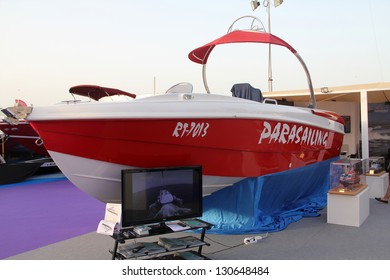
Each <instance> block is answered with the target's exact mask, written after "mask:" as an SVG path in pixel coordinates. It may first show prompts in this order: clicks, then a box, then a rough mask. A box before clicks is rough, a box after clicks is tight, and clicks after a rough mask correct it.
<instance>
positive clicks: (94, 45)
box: [0, 0, 390, 107]
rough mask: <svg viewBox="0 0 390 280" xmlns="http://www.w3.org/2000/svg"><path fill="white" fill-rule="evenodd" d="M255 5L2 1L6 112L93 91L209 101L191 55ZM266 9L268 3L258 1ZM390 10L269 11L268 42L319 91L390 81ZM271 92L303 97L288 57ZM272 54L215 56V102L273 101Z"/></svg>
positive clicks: (374, 4) (252, 48)
mask: <svg viewBox="0 0 390 280" xmlns="http://www.w3.org/2000/svg"><path fill="white" fill-rule="evenodd" d="M249 2H250V1H249V0H224V1H221V0H212V1H210V0H196V1H185V0H181V1H180V0H165V1H140V0H138V1H135V0H110V1H109V0H66V1H65V0H62V1H59V0H34V1H31V0H0V36H1V38H0V107H7V106H12V105H13V104H14V100H15V99H22V100H24V101H25V102H26V103H28V104H33V105H34V106H41V105H43V106H46V105H51V104H55V103H58V102H61V101H63V100H70V99H72V97H71V95H70V94H69V88H70V87H72V86H75V85H81V84H92V85H99V86H105V87H112V88H118V89H121V90H124V91H128V92H132V93H135V94H137V95H139V96H142V95H144V94H153V93H154V92H156V93H163V92H165V91H166V90H167V89H168V88H169V87H171V86H172V85H174V84H177V83H180V82H189V83H192V84H193V86H194V92H205V89H204V86H203V82H202V67H201V65H199V64H196V63H193V62H192V61H190V60H189V59H188V53H189V52H190V51H191V50H193V49H195V48H197V47H200V46H202V45H204V44H206V43H208V42H210V41H212V40H214V39H216V38H218V37H220V36H222V35H224V34H225V33H226V32H227V30H228V27H229V26H230V24H231V23H232V22H233V21H234V20H235V19H237V18H239V17H241V16H246V15H252V16H256V17H258V18H259V19H260V20H261V21H262V22H263V24H264V26H265V28H266V29H268V25H267V13H266V9H265V8H264V6H263V5H261V7H259V8H258V9H257V10H255V11H252V9H251V6H250V3H249ZM260 3H261V4H263V1H260ZM389 12H390V1H387V0H364V1H363V0H343V1H340V0H339V1H337V0H329V1H309V0H299V1H294V0H284V3H283V4H282V5H280V6H278V7H276V8H275V7H274V6H273V1H271V32H272V33H273V34H275V35H276V36H278V37H280V38H282V39H284V40H285V41H287V42H288V43H289V44H290V45H292V46H293V47H294V48H295V49H296V50H297V51H298V53H299V54H300V55H301V56H302V58H303V60H304V61H305V62H306V65H307V67H308V68H309V70H310V72H311V76H312V80H313V86H314V87H315V88H320V87H332V86H343V85H353V84H365V83H376V82H389V81H390V52H389V50H390V36H389V35H388V34H389V30H388V29H389V27H390V16H389ZM271 58H272V69H273V71H272V73H273V80H274V82H273V90H274V91H278V90H294V89H305V88H307V82H306V77H305V75H304V72H303V70H302V68H301V66H300V64H299V62H298V61H297V60H296V59H295V57H294V56H293V55H292V54H291V53H290V52H289V51H288V50H287V49H284V48H281V47H273V48H272V56H271ZM267 61H268V53H267V47H266V46H261V45H258V44H244V45H237V44H231V45H223V46H217V47H216V48H215V49H214V51H213V53H212V54H211V56H210V58H209V61H208V66H207V74H208V84H209V87H210V90H211V92H215V93H220V94H230V89H231V87H232V85H233V84H234V83H237V82H249V83H251V84H252V85H253V86H254V87H257V88H260V89H262V91H267V90H268V86H267V79H268V76H267V67H268V66H267Z"/></svg>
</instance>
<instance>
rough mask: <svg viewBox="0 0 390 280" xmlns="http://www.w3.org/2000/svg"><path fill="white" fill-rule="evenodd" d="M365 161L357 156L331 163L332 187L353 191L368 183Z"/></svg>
mask: <svg viewBox="0 0 390 280" xmlns="http://www.w3.org/2000/svg"><path fill="white" fill-rule="evenodd" d="M366 168H367V167H366V164H365V161H363V160H361V159H357V158H346V159H340V160H337V161H334V162H332V163H331V165H330V189H336V188H338V189H339V191H340V192H343V191H344V190H345V191H353V190H354V189H355V188H360V186H361V185H362V184H365V183H366V180H365V176H364V174H365V173H366Z"/></svg>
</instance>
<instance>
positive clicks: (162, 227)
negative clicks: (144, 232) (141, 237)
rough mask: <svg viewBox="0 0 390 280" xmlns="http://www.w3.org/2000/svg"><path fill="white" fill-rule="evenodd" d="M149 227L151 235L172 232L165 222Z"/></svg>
mask: <svg viewBox="0 0 390 280" xmlns="http://www.w3.org/2000/svg"><path fill="white" fill-rule="evenodd" d="M148 227H150V229H149V235H160V234H165V233H169V232H172V230H171V229H170V228H169V227H168V226H167V225H166V224H165V223H164V222H162V223H159V224H153V225H148Z"/></svg>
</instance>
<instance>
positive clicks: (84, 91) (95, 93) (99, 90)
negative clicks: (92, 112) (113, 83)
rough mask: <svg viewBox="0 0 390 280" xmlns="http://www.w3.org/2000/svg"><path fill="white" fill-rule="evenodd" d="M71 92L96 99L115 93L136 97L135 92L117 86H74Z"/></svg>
mask: <svg viewBox="0 0 390 280" xmlns="http://www.w3.org/2000/svg"><path fill="white" fill-rule="evenodd" d="M69 92H70V93H74V94H77V95H81V96H86V97H89V98H91V99H93V100H96V101H98V100H99V99H100V98H102V97H106V96H113V95H124V96H128V97H131V98H136V95H135V94H133V93H129V92H125V91H122V90H119V89H115V88H107V87H100V86H95V85H79V86H74V87H71V88H70V89H69Z"/></svg>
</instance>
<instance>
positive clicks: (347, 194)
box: [327, 184, 370, 227]
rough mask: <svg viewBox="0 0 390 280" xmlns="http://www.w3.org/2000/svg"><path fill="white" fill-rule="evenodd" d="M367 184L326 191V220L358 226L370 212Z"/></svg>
mask: <svg viewBox="0 0 390 280" xmlns="http://www.w3.org/2000/svg"><path fill="white" fill-rule="evenodd" d="M369 189H370V188H369V187H368V185H366V184H365V185H362V184H356V185H354V186H352V187H351V188H343V187H337V188H334V189H331V190H330V191H329V192H328V205H327V212H328V216H327V222H328V223H330V224H338V225H346V226H355V227H360V226H361V225H362V224H363V222H364V221H365V220H366V219H367V217H368V216H369V214H370V199H369Z"/></svg>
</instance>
